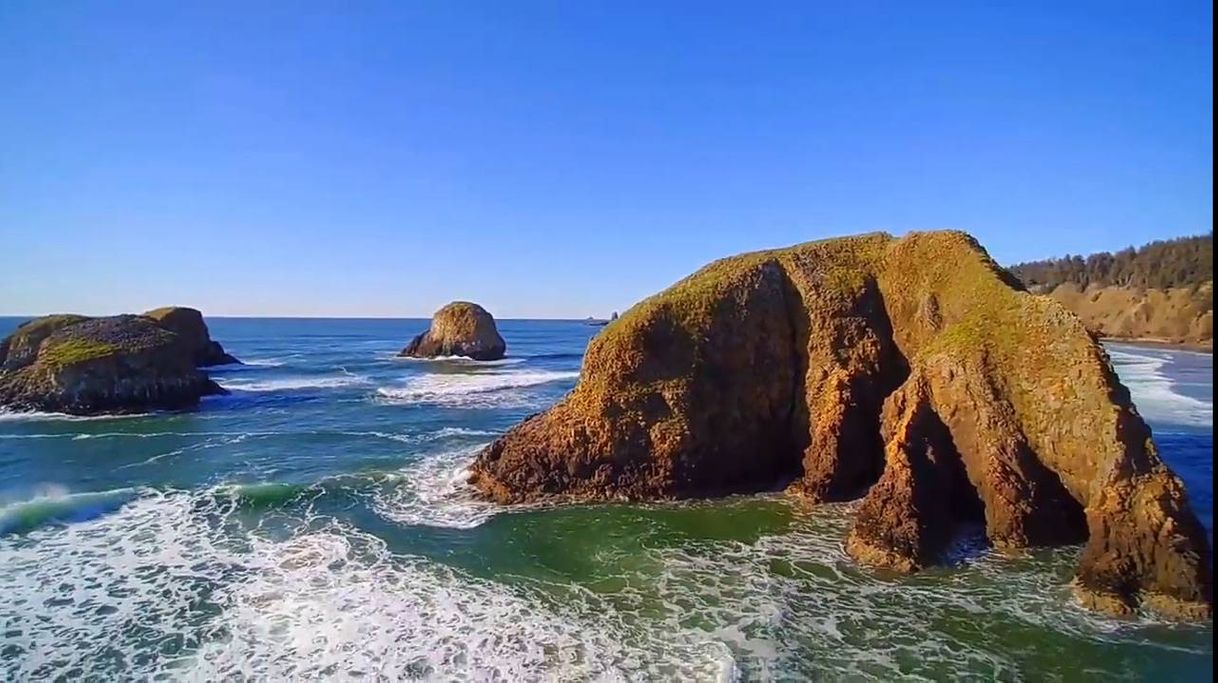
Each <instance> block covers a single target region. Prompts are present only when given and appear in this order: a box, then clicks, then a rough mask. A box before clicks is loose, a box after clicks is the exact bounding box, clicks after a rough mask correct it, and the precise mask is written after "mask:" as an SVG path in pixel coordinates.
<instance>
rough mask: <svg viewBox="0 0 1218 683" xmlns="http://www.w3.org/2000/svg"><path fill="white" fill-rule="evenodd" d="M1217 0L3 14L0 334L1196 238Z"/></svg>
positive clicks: (1204, 192) (619, 288)
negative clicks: (4, 325)
mask: <svg viewBox="0 0 1218 683" xmlns="http://www.w3.org/2000/svg"><path fill="white" fill-rule="evenodd" d="M1211 24H1212V7H1211V6H1210V3H1208V2H1186V1H1172V2H1162V1H1159V2H1149V1H1148V2H1140V3H1123V2H1111V1H1106V2H1043V3H1041V2H1030V1H1013V2H1003V3H996V2H981V1H968V2H960V3H933V2H919V3H910V2H891V3H884V2H816V1H814V0H801V1H798V2H790V3H767V2H736V3H731V4H719V3H708V2H689V3H677V2H651V1H648V2H637V3H635V2H626V1H614V2H604V3H601V2H592V1H585V0H579V1H576V2H545V3H538V2H526V1H523V0H510V1H507V2H500V1H497V0H496V1H486V2H474V1H466V0H462V1H459V2H447V1H436V2H406V1H404V0H395V1H392V2H383V3H381V2H338V1H335V2H324V3H319V2H303V1H299V0H293V1H291V2H282V3H273V2H263V1H259V2H231V3H230V2H221V1H218V0H208V1H207V2H199V3H187V2H162V1H159V0H158V1H157V2H149V3H140V2H122V3H116V2H106V1H101V0H98V1H96V2H67V1H64V2H45V1H43V0H30V1H22V0H5V1H4V2H0V314H33V313H45V312H51V311H77V312H83V313H107V312H120V311H133V310H143V309H145V308H149V307H152V306H157V305H163V304H184V305H193V306H197V307H199V308H202V309H203V310H204V312H206V313H208V314H213V315H219V314H238V315H251V314H271V315H327V314H329V315H377V316H419V315H428V314H430V313H431V312H432V311H433V310H434V309H436V308H437V307H439V306H440V305H441V304H443V303H445V302H446V301H448V300H451V299H458V298H460V299H471V300H474V301H478V302H480V303H482V304H483V305H485V306H486V307H487V308H488V309H489V310H490V311H491V312H492V313H494V314H495V315H497V316H500V317H584V316H587V315H608V313H609V312H611V311H613V310H624V309H625V308H627V307H629V306H630V305H631V304H632V303H633V302H635V301H637V300H638V299H640V298H642V297H644V296H646V295H647V294H650V293H652V292H654V291H657V290H659V289H661V288H663V287H664V286H666V285H668V284H669V283H671V282H673V281H674V280H676V279H678V278H680V277H681V276H683V275H685V274H687V273H689V272H690V271H692V270H694V269H695V268H697V267H698V266H700V265H702V264H704V263H705V262H707V261H709V260H711V259H714V258H716V257H720V256H726V255H729V254H732V253H736V252H740V251H744V250H751V249H757V248H763V247H771V246H781V245H785V244H790V243H795V242H800V241H805V240H808V239H815V238H820V237H825V236H829V235H838V234H849V233H855V232H863V231H870V230H876V229H884V230H889V231H892V232H896V233H901V232H905V231H907V230H912V229H925V228H935V227H958V228H964V229H967V230H969V231H971V232H973V233H974V234H975V235H977V236H978V238H979V239H981V241H982V243H983V244H985V245H986V246H987V247H988V248H989V249H990V252H991V253H992V254H993V255H994V256H995V257H996V258H997V259H998V260H999V261H1002V262H1004V263H1011V262H1014V261H1019V260H1025V259H1031V258H1040V257H1046V256H1054V255H1061V254H1063V253H1067V252H1069V253H1080V252H1084V253H1085V252H1089V251H1094V250H1100V249H1113V248H1120V247H1123V246H1127V245H1129V244H1131V243H1133V244H1136V243H1142V242H1145V241H1149V240H1151V239H1156V238H1161V237H1170V236H1176V235H1182V234H1192V233H1199V232H1206V231H1208V230H1210V229H1211V226H1212V221H1213V194H1212V188H1211V185H1212V182H1213V147H1212V145H1213V88H1212V85H1211V79H1212V57H1213V33H1212V28H1211Z"/></svg>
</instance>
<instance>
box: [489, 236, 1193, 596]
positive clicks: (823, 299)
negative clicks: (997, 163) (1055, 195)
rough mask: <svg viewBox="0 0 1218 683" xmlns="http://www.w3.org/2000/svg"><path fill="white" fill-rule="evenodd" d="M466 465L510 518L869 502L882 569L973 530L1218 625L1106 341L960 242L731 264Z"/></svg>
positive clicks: (864, 245)
mask: <svg viewBox="0 0 1218 683" xmlns="http://www.w3.org/2000/svg"><path fill="white" fill-rule="evenodd" d="M472 471H473V475H472V477H471V481H472V483H473V484H474V485H475V486H477V487H478V488H479V489H480V490H481V491H482V492H483V493H484V494H485V495H487V496H489V497H491V498H493V499H495V500H497V501H500V502H503V503H514V502H523V501H532V500H537V499H544V498H560V499H568V500H615V499H672V498H688V497H700V496H716V495H722V494H730V493H744V492H755V491H762V490H775V489H780V488H787V489H789V490H791V491H793V492H795V493H798V494H800V495H802V496H806V497H808V498H809V499H811V500H813V501H831V500H845V499H851V498H856V497H859V496H862V497H863V499H862V502H861V503H860V504H859V506H858V508H857V519H856V521H855V524H854V526H853V528H852V530H851V531H850V533H849V537H848V539H847V541H846V547H847V550H848V552H849V553H850V554H851V555H852V556H854V557H855V558H856V559H858V560H859V561H862V562H865V563H868V564H872V565H876V566H880V567H885V568H889V569H894V570H898V571H914V570H917V569H919V568H921V567H924V566H926V565H927V564H930V563H933V562H934V561H935V560H936V559H937V558H938V557H939V555H940V553H941V551H942V550H943V548H944V545H945V544H946V543H947V541H948V540H949V538H950V536H951V533H952V527H953V524H954V523H956V522H959V521H970V520H977V521H982V522H984V524H985V528H986V533H987V535H988V537H989V539H990V541H991V542H992V544H993V545H994V546H996V547H999V548H1023V547H1028V546H1036V545H1047V544H1061V543H1073V542H1080V541H1083V540H1085V541H1086V546H1085V548H1084V550H1083V553H1082V558H1081V561H1080V564H1079V568H1078V572H1077V580H1076V584H1075V585H1076V587H1077V592H1078V594H1079V595H1080V597H1081V599H1082V600H1083V602H1084V603H1085V604H1087V605H1090V606H1093V607H1097V608H1101V609H1104V610H1107V611H1110V612H1122V613H1124V612H1129V611H1130V610H1133V609H1136V608H1137V607H1138V606H1139V605H1143V606H1147V607H1150V608H1153V609H1155V610H1158V611H1160V612H1162V613H1164V614H1167V615H1171V616H1177V617H1183V618H1203V617H1208V616H1209V614H1210V611H1211V605H1212V592H1211V590H1212V589H1211V581H1212V579H1211V576H1210V551H1209V548H1208V547H1207V540H1206V536H1205V533H1204V531H1203V529H1202V527H1201V525H1200V523H1199V522H1198V521H1197V518H1196V517H1195V516H1194V515H1193V513H1192V512H1191V511H1190V509H1189V507H1188V504H1187V501H1186V498H1185V494H1184V489H1183V487H1182V485H1181V483H1180V481H1179V480H1178V479H1177V478H1176V477H1175V476H1174V475H1173V474H1172V473H1171V472H1170V471H1169V470H1168V468H1167V467H1166V466H1165V465H1164V464H1163V462H1162V461H1161V460H1160V459H1159V457H1158V455H1157V453H1156V452H1155V446H1154V443H1153V442H1152V441H1151V438H1150V429H1149V428H1148V427H1147V426H1146V424H1145V423H1144V422H1143V421H1142V419H1141V418H1140V417H1139V416H1138V414H1137V411H1136V409H1135V408H1134V406H1133V405H1132V403H1131V402H1130V398H1129V393H1128V391H1127V390H1126V389H1125V388H1124V387H1123V386H1122V385H1121V384H1120V383H1119V381H1118V380H1117V377H1116V375H1115V374H1114V372H1113V370H1112V368H1111V366H1110V364H1109V362H1108V359H1107V356H1106V355H1105V353H1104V351H1103V349H1102V348H1101V347H1100V346H1099V345H1098V344H1097V343H1096V342H1095V341H1094V339H1093V338H1092V337H1091V336H1090V335H1089V334H1088V333H1087V331H1086V330H1085V329H1084V327H1083V325H1082V323H1081V322H1079V320H1078V318H1076V317H1075V316H1073V315H1072V314H1070V313H1069V312H1067V311H1066V310H1064V309H1063V308H1062V307H1061V306H1060V305H1059V304H1057V303H1056V302H1054V301H1052V300H1051V299H1049V298H1047V297H1040V296H1034V295H1031V294H1029V293H1027V292H1025V291H1023V290H1022V288H1021V287H1020V285H1019V284H1018V282H1017V281H1016V280H1015V279H1014V278H1012V277H1011V276H1010V275H1009V274H1008V273H1007V272H1006V271H1004V270H1003V269H1002V268H1000V267H998V266H997V265H996V264H995V263H994V262H993V261H992V260H991V259H990V258H989V256H988V255H987V254H986V253H985V251H984V250H983V249H982V248H981V247H980V246H979V245H978V244H977V243H976V242H975V241H974V240H973V239H972V238H971V237H969V236H968V235H966V234H964V233H960V232H933V233H914V234H910V235H907V236H905V237H903V238H900V239H896V238H893V237H891V236H889V235H886V234H873V235H865V236H859V237H853V238H843V239H835V240H826V241H822V242H812V243H808V244H802V245H798V246H795V247H791V248H787V249H779V250H774V251H766V252H758V253H752V254H745V255H741V256H737V257H733V258H729V259H725V260H722V261H718V262H716V263H713V264H711V265H709V266H707V267H705V268H703V269H702V270H700V271H699V272H697V273H695V274H694V275H692V276H690V277H688V278H686V279H684V280H682V281H680V282H678V283H677V284H675V285H673V286H672V287H671V288H669V289H668V290H666V291H665V292H662V293H661V294H659V295H656V296H654V297H652V298H650V299H647V300H645V301H643V302H641V303H640V304H638V305H637V306H635V307H634V308H632V309H631V310H630V311H628V312H627V313H626V314H625V315H623V316H622V317H621V318H620V319H619V320H618V321H617V322H615V323H614V324H613V325H611V326H609V327H607V328H606V329H605V331H604V332H602V333H601V334H600V335H598V336H597V337H595V338H594V339H593V340H592V342H591V343H590V345H589V347H588V351H587V354H586V356H585V359H584V366H583V372H582V374H581V378H580V381H579V383H578V385H577V386H576V388H575V389H574V391H573V392H572V393H571V394H569V395H568V396H567V397H566V398H565V399H563V400H562V401H561V402H559V403H558V404H557V405H555V406H554V407H553V408H551V409H550V410H549V411H547V412H545V413H541V414H538V415H534V416H533V417H530V418H529V419H527V420H525V421H524V422H523V423H521V424H520V425H517V426H516V427H514V428H513V429H511V430H510V431H509V432H508V433H506V434H505V435H504V436H503V437H501V438H500V439H498V440H496V441H495V442H494V443H492V444H491V445H490V446H488V447H487V448H486V449H485V450H483V451H482V452H481V453H480V454H479V455H478V457H477V459H476V461H475V463H474V465H473V467H472Z"/></svg>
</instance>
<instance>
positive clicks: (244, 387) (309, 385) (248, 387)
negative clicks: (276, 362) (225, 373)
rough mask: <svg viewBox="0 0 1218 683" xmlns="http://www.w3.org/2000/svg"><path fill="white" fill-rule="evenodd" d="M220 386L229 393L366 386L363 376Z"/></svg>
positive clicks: (247, 381) (225, 381) (251, 381)
mask: <svg viewBox="0 0 1218 683" xmlns="http://www.w3.org/2000/svg"><path fill="white" fill-rule="evenodd" d="M218 381H219V382H220V385H221V386H223V387H224V388H225V389H228V390H229V391H243V392H255V393H263V392H271V391H299V390H301V389H338V388H342V387H351V386H359V385H363V384H368V383H369V381H370V380H369V379H368V378H367V377H364V376H363V375H329V376H325V377H283V378H279V379H238V378H233V379H220V380H218Z"/></svg>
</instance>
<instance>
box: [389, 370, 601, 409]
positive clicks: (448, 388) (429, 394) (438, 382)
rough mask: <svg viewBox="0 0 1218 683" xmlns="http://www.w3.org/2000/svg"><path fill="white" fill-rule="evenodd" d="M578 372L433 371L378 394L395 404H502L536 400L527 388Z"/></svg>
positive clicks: (569, 378)
mask: <svg viewBox="0 0 1218 683" xmlns="http://www.w3.org/2000/svg"><path fill="white" fill-rule="evenodd" d="M578 377H579V373H578V372H571V371H558V370H530V371H506V372H505V371H494V372H476V373H454V374H444V373H434V374H426V375H419V376H416V377H410V378H408V379H407V380H406V382H405V383H404V384H402V385H400V386H391V387H381V388H379V389H377V395H378V396H379V397H380V398H381V399H382V400H385V401H388V402H397V403H426V404H432V405H444V406H454V407H485V406H502V405H505V404H511V403H513V402H517V403H528V402H530V401H533V400H535V397H530V396H529V395H528V394H527V391H525V392H521V391H519V390H529V389H532V388H534V387H540V386H542V385H546V384H550V383H552V382H561V381H570V380H574V379H577V378H578Z"/></svg>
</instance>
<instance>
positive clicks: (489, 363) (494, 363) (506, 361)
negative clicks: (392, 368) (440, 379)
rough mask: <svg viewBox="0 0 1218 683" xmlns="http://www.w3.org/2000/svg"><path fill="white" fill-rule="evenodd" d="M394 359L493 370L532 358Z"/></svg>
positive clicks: (438, 357) (395, 356) (449, 357)
mask: <svg viewBox="0 0 1218 683" xmlns="http://www.w3.org/2000/svg"><path fill="white" fill-rule="evenodd" d="M392 359H393V360H395V361H401V362H403V363H443V364H448V365H468V366H471V367H479V368H483V367H492V368H493V367H501V366H504V365H519V364H520V363H524V362H527V361H529V360H530V359H531V357H529V358H521V357H516V356H509V357H507V358H500V359H499V360H474V359H473V358H467V357H466V356H434V357H432V358H414V357H412V356H399V355H397V354H394V355H393V356H392Z"/></svg>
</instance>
